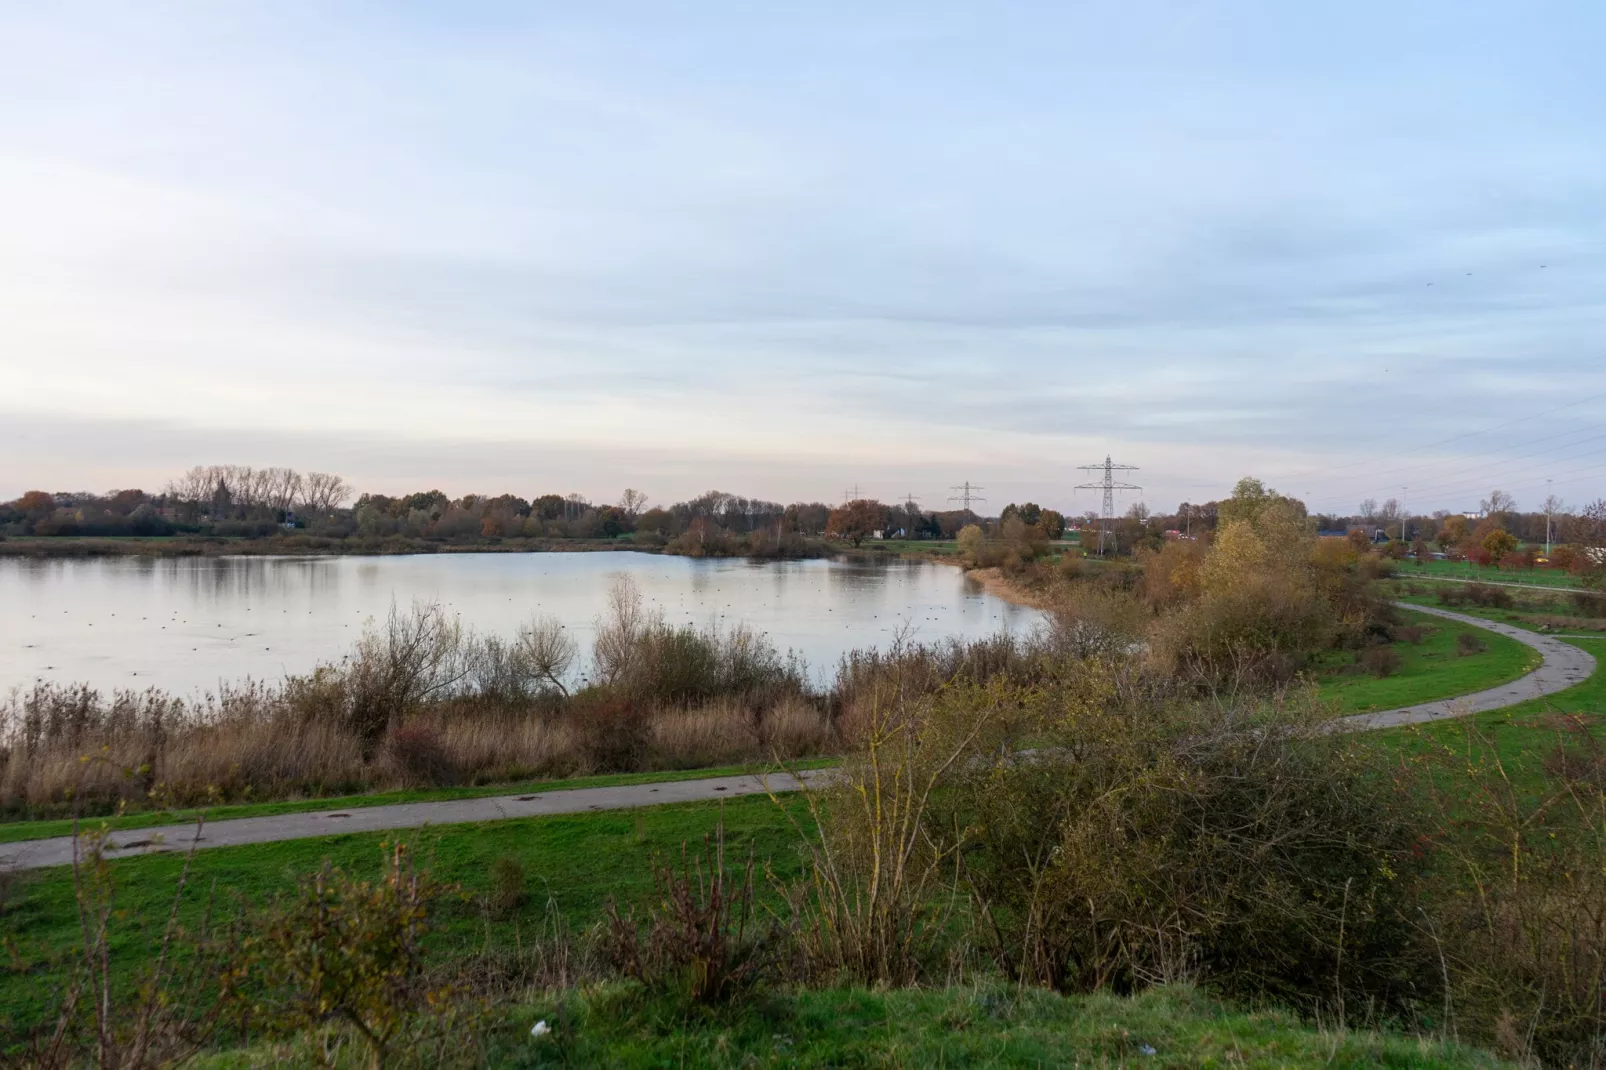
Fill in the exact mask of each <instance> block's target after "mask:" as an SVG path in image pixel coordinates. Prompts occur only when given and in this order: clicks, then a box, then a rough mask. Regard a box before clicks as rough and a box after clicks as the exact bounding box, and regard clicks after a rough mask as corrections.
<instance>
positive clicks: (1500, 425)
mask: <svg viewBox="0 0 1606 1070" xmlns="http://www.w3.org/2000/svg"><path fill="white" fill-rule="evenodd" d="M1601 398H1606V393H1600V394H1593V395H1591V396H1589V397H1587V398H1579V399H1578V400H1577V401H1569V402H1568V403H1567V404H1565V405H1558V406H1556V407H1555V408H1553V409H1546V410H1545V411H1543V412H1536V413H1533V414H1532V415H1529V416H1519V417H1517V418H1516V419H1513V420H1506V421H1505V422H1504V423H1498V424H1495V425H1493V426H1492V427H1484V428H1480V429H1479V430H1477V431H1464V432H1462V433H1461V434H1459V435H1451V436H1450V437H1449V438H1441V439H1439V440H1438V441H1437V442H1428V443H1425V444H1423V445H1421V446H1418V447H1417V448H1418V449H1424V450H1428V449H1432V448H1433V447H1435V446H1444V445H1448V444H1449V443H1451V442H1460V441H1461V440H1462V439H1467V438H1474V437H1476V436H1478V435H1486V434H1488V433H1489V432H1491V431H1499V430H1500V429H1501V428H1503V427H1510V426H1512V425H1513V424H1520V423H1526V422H1527V421H1529V420H1537V419H1539V418H1540V417H1541V416H1550V415H1552V414H1554V413H1558V412H1562V411H1564V410H1566V409H1572V408H1576V407H1578V406H1579V405H1585V404H1588V403H1589V402H1591V401H1598V400H1600V399H1601ZM1392 456H1395V454H1394V453H1393V452H1389V453H1379V454H1374V455H1373V456H1371V457H1367V458H1364V459H1362V460H1359V461H1350V462H1349V463H1348V464H1340V465H1335V466H1333V467H1330V468H1326V469H1322V468H1311V469H1307V470H1306V471H1303V472H1295V473H1294V474H1293V475H1291V476H1289V477H1287V478H1288V480H1289V481H1290V482H1293V481H1297V480H1300V479H1303V478H1304V477H1306V476H1309V475H1317V474H1321V473H1324V472H1337V471H1341V470H1343V469H1345V468H1354V467H1356V466H1358V465H1363V464H1372V463H1373V462H1375V461H1379V460H1383V459H1385V458H1388V457H1392Z"/></svg>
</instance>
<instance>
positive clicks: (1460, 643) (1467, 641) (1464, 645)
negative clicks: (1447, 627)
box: [1455, 632, 1489, 658]
mask: <svg viewBox="0 0 1606 1070" xmlns="http://www.w3.org/2000/svg"><path fill="white" fill-rule="evenodd" d="M1488 649H1489V644H1488V643H1485V642H1484V641H1483V639H1482V637H1481V636H1477V635H1474V634H1473V633H1471V632H1461V633H1459V634H1457V635H1456V637H1455V652H1456V654H1457V655H1458V656H1460V657H1463V658H1465V657H1469V656H1471V655H1473V654H1482V653H1483V652H1484V651H1485V650H1488Z"/></svg>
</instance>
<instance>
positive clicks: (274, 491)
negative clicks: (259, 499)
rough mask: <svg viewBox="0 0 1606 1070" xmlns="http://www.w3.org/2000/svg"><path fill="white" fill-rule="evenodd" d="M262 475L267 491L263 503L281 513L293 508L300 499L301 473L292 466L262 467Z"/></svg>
mask: <svg viewBox="0 0 1606 1070" xmlns="http://www.w3.org/2000/svg"><path fill="white" fill-rule="evenodd" d="M262 476H263V485H264V487H265V488H266V493H267V497H266V500H265V501H264V503H263V504H265V505H267V506H269V507H270V508H272V509H275V510H277V511H278V512H281V513H287V512H289V511H290V510H291V509H294V508H295V505H296V502H298V501H300V500H301V488H302V482H303V480H302V476H301V473H300V472H297V471H296V470H295V469H293V468H264V469H263V470H262Z"/></svg>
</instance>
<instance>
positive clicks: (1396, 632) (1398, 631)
mask: <svg viewBox="0 0 1606 1070" xmlns="http://www.w3.org/2000/svg"><path fill="white" fill-rule="evenodd" d="M1427 634H1428V629H1427V628H1426V626H1424V625H1421V624H1396V625H1395V626H1394V627H1392V628H1390V629H1389V639H1390V641H1392V642H1395V643H1410V644H1411V645H1412V646H1416V645H1418V644H1420V643H1421V642H1422V640H1423V639H1425V638H1427Z"/></svg>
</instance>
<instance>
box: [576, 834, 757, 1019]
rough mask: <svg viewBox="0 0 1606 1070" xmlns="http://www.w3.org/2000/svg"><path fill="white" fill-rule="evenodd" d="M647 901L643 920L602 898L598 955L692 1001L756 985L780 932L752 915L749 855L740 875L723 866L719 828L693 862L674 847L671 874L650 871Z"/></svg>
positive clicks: (725, 997) (713, 999)
mask: <svg viewBox="0 0 1606 1070" xmlns="http://www.w3.org/2000/svg"><path fill="white" fill-rule="evenodd" d="M653 886H654V889H655V895H654V900H655V902H654V904H653V905H652V906H650V907H648V909H647V916H646V919H645V921H644V922H643V923H638V922H637V921H636V918H635V915H634V913H625V914H621V913H620V912H619V908H618V904H617V903H615V902H614V901H613V900H612V899H609V901H608V905H607V916H606V923H605V926H604V955H605V957H606V958H607V959H608V960H609V961H610V962H611V963H612V965H613V967H614V969H616V970H618V971H619V972H620V973H622V974H624V975H625V976H627V977H631V978H634V979H635V980H637V981H640V982H641V983H642V984H644V985H646V986H647V987H649V988H653V989H657V990H659V991H663V992H667V993H669V994H671V995H674V996H677V997H679V998H681V999H684V1000H687V1001H688V1002H692V1003H723V1002H727V1001H729V1000H731V999H734V998H736V997H738V996H742V995H745V994H747V993H750V992H751V991H752V990H753V989H754V988H756V987H757V986H759V985H760V984H762V983H763V982H764V981H765V980H766V979H767V975H768V973H769V971H770V969H771V967H772V965H773V964H774V962H775V959H776V953H777V950H778V947H777V945H778V942H779V934H778V933H777V931H776V930H775V928H774V926H773V925H769V926H764V925H760V924H759V923H758V921H757V919H756V918H755V916H754V910H753V858H752V855H751V854H749V856H748V859H747V864H746V866H745V867H743V869H742V870H741V871H740V872H732V871H731V870H730V869H729V868H727V866H726V864H725V829H724V825H723V824H721V825H720V826H719V827H718V828H717V829H716V831H715V833H714V834H713V835H712V836H710V837H708V838H707V839H706V840H705V841H704V847H703V850H702V852H700V853H699V854H698V855H697V856H696V857H695V858H691V857H689V855H688V852H687V849H686V846H685V845H684V844H682V845H681V863H680V869H679V871H678V872H677V871H676V870H674V869H673V868H671V867H670V866H667V865H662V866H654V867H653Z"/></svg>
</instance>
